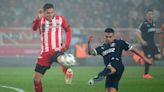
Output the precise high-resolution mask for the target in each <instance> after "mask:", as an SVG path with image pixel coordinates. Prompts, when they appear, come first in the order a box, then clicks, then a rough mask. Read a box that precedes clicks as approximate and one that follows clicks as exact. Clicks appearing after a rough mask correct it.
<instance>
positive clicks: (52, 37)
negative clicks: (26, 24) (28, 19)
mask: <svg viewBox="0 0 164 92" xmlns="http://www.w3.org/2000/svg"><path fill="white" fill-rule="evenodd" d="M32 29H33V30H34V31H35V30H37V29H39V31H40V33H41V41H42V45H41V53H43V52H49V51H51V50H55V51H61V50H62V48H63V47H62V41H63V40H62V32H63V29H64V30H65V32H66V43H65V48H69V45H70V40H71V33H72V32H71V29H70V27H69V25H68V23H67V22H66V20H65V18H64V17H63V16H54V18H53V19H52V20H47V19H46V18H41V19H40V20H37V19H36V20H35V21H34V23H33V25H32Z"/></svg>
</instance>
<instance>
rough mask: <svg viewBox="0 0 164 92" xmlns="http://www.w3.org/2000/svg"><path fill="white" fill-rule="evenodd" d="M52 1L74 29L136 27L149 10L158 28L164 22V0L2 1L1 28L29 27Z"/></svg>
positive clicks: (0, 12)
mask: <svg viewBox="0 0 164 92" xmlns="http://www.w3.org/2000/svg"><path fill="white" fill-rule="evenodd" d="M47 2H51V3H53V4H54V6H55V10H56V11H57V13H58V14H60V15H64V16H65V17H66V19H67V21H68V22H69V23H70V25H71V26H72V27H78V28H80V27H82V28H83V27H85V28H86V27H87V28H88V27H89V28H90V27H96V28H103V27H106V26H110V27H115V28H118V27H119V28H129V27H130V28H136V27H138V25H139V24H140V22H141V21H143V19H144V12H145V11H146V10H147V9H148V8H152V9H154V10H155V21H157V25H158V27H159V26H160V25H161V24H162V23H163V20H162V19H164V12H163V9H164V5H163V4H164V1H163V0H94V1H93V0H1V3H0V20H1V23H0V27H30V26H31V23H32V20H33V18H34V17H35V16H36V12H37V11H38V9H40V8H42V6H43V5H44V4H45V3H47Z"/></svg>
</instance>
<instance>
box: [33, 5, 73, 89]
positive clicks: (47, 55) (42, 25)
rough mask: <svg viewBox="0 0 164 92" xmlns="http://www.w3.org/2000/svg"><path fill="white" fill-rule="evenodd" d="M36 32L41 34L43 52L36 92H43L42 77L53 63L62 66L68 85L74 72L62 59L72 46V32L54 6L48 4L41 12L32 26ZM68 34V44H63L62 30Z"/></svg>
mask: <svg viewBox="0 0 164 92" xmlns="http://www.w3.org/2000/svg"><path fill="white" fill-rule="evenodd" d="M32 29H33V30H34V31H36V30H38V31H39V32H40V34H41V42H42V43H41V52H40V55H39V56H38V59H37V64H36V67H35V73H34V78H33V80H34V86H35V91H36V92H42V90H43V88H42V82H41V79H42V76H43V75H44V74H45V72H46V70H47V69H49V68H50V66H51V64H52V62H58V63H59V64H61V65H62V69H63V72H64V75H65V77H66V83H67V82H68V83H70V81H69V80H71V79H72V74H73V72H72V70H71V69H68V70H69V71H67V67H65V66H64V65H63V64H62V62H63V61H62V60H61V57H62V56H63V53H64V52H65V51H67V50H68V48H69V46H70V41H71V36H72V30H71V28H70V26H69V24H68V23H67V22H66V20H65V18H64V16H58V15H57V14H56V12H55V10H54V6H53V4H50V3H47V4H45V5H44V6H43V10H40V11H39V13H38V15H37V18H36V19H35V20H34V22H33V24H32ZM63 29H64V31H65V33H66V42H65V44H63V43H62V41H63V40H62V30H63Z"/></svg>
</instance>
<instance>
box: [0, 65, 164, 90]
mask: <svg viewBox="0 0 164 92" xmlns="http://www.w3.org/2000/svg"><path fill="white" fill-rule="evenodd" d="M101 69H102V67H74V68H73V70H74V78H73V83H72V85H65V84H64V77H63V74H62V72H61V68H60V67H55V68H54V67H52V68H51V69H50V70H49V71H47V73H46V75H45V76H44V77H43V84H44V85H43V86H44V92H104V81H101V82H99V83H97V84H96V85H94V86H88V85H87V81H88V79H90V78H91V77H93V76H94V75H96V74H97V73H98V72H99V71H100V70H101ZM142 73H143V67H126V68H125V72H124V74H123V77H122V79H121V81H120V86H119V91H118V92H164V67H157V66H156V67H152V68H151V73H152V74H153V75H154V78H153V79H147V80H146V79H143V78H142ZM32 77H33V68H31V67H13V68H12V67H1V68H0V85H5V86H12V87H17V88H21V89H23V90H25V92H34V88H33V81H32ZM0 92H15V91H13V90H11V89H7V88H2V87H0Z"/></svg>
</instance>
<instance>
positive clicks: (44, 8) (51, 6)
mask: <svg viewBox="0 0 164 92" xmlns="http://www.w3.org/2000/svg"><path fill="white" fill-rule="evenodd" d="M49 8H54V5H53V4H51V3H46V4H45V5H44V6H43V10H44V11H45V10H47V9H49Z"/></svg>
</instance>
